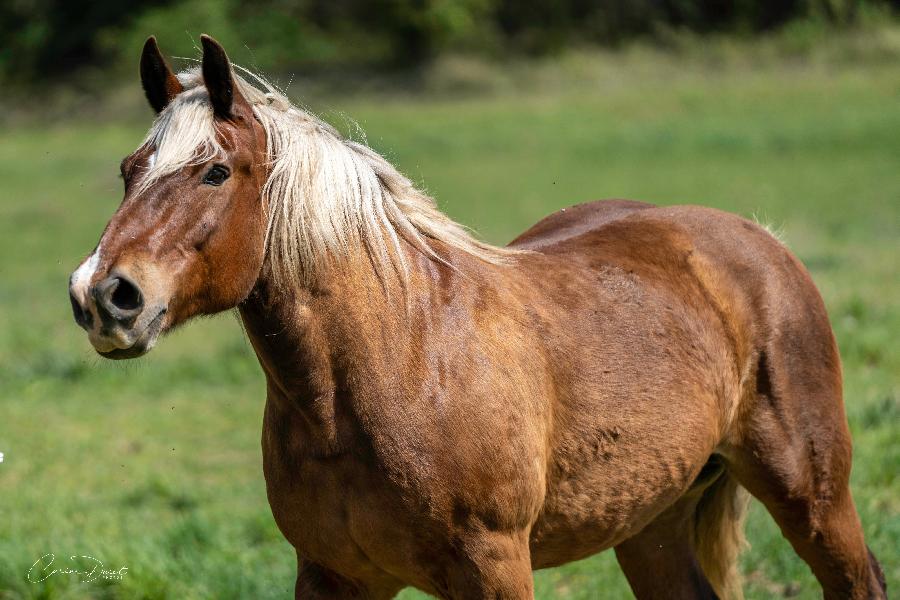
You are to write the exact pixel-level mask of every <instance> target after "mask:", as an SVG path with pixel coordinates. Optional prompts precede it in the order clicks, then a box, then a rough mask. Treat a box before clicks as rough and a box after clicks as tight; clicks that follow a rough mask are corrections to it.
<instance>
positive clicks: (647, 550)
mask: <svg viewBox="0 0 900 600" xmlns="http://www.w3.org/2000/svg"><path fill="white" fill-rule="evenodd" d="M696 505H697V499H696V498H694V499H689V500H685V499H681V500H679V501H678V502H676V503H675V505H674V506H672V507H670V508H668V509H667V510H666V511H665V512H663V513H662V514H661V515H659V516H658V517H656V518H655V519H654V520H653V521H652V522H651V523H649V524H648V525H647V526H646V527H644V528H643V529H642V530H641V531H640V533H638V534H637V535H635V536H633V537H630V538H628V539H627V540H625V541H624V542H622V543H621V544H619V545H618V546H616V559H617V560H618V561H619V566H620V567H621V568H622V571H623V572H624V573H625V577H626V578H627V579H628V584H629V585H630V586H631V591H633V592H634V595H635V597H636V598H638V600H656V599H660V600H664V599H666V600H667V599H668V598H697V599H707V598H708V599H712V598H716V594H715V593H714V592H713V589H712V587H711V586H710V584H709V582H708V581H707V580H706V578H705V577H704V576H703V572H702V571H701V570H700V565H699V563H698V562H697V557H696V556H695V554H694V548H693V546H692V544H691V538H692V535H693V531H692V530H693V527H694V514H695V509H696Z"/></svg>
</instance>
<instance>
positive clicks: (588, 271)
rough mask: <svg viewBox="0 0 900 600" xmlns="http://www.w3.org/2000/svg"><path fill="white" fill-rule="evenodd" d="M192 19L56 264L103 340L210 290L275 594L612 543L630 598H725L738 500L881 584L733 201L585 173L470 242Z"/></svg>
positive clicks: (376, 583)
mask: <svg viewBox="0 0 900 600" xmlns="http://www.w3.org/2000/svg"><path fill="white" fill-rule="evenodd" d="M201 40H202V46H203V48H202V52H203V55H202V63H201V66H200V67H199V68H193V69H189V70H186V71H184V72H181V73H179V74H177V75H176V74H175V73H174V72H173V71H172V69H171V68H170V66H169V65H168V63H167V62H166V60H165V58H164V57H163V55H162V54H161V52H160V50H159V47H158V46H157V43H156V40H155V38H153V37H151V38H149V39H148V40H147V42H146V44H145V46H144V49H143V54H142V57H141V61H140V74H141V81H142V86H143V89H144V92H145V95H146V97H147V100H148V101H149V103H150V105H151V107H152V108H153V109H154V110H155V112H156V113H157V117H156V119H155V121H154V123H153V125H152V127H151V129H150V130H149V133H148V134H147V137H146V139H145V140H144V142H143V143H142V144H141V145H140V147H138V149H137V150H136V151H135V152H133V153H132V154H131V155H129V156H128V157H126V158H125V159H124V160H123V161H122V164H121V171H122V176H123V178H124V182H125V195H124V200H123V202H122V204H121V206H120V207H119V208H118V210H117V211H116V212H115V214H114V215H113V216H112V218H111V220H110V221H109V223H108V225H107V226H106V229H105V230H104V232H103V234H102V237H101V238H100V241H99V243H98V245H97V246H96V248H95V250H94V251H93V252H92V253H91V254H90V255H89V256H88V257H87V258H86V259H85V260H84V262H83V263H82V264H81V266H80V267H79V268H78V269H77V270H76V271H75V272H74V273H73V274H72V277H71V279H70V286H69V293H70V299H71V303H72V308H73V313H74V317H75V320H76V322H77V323H78V324H79V325H80V326H81V327H82V328H84V329H85V330H86V331H87V333H88V337H89V340H90V343H91V344H92V346H93V348H94V349H95V350H96V351H97V352H98V353H99V354H100V355H101V356H103V357H106V358H109V359H129V358H134V357H138V356H141V355H143V354H145V353H146V352H148V351H149V350H150V349H151V348H152V347H153V346H154V344H155V343H156V342H157V340H158V338H159V336H160V335H162V334H164V333H165V332H167V331H170V330H172V329H173V328H175V327H177V326H179V325H180V324H183V323H185V322H186V321H188V320H189V319H191V318H192V317H194V316H196V315H205V314H213V313H217V312H221V311H224V310H227V309H232V308H235V307H236V308H237V309H238V311H239V313H240V318H241V320H242V322H243V326H244V330H245V331H246V334H247V336H248V337H249V339H250V342H251V344H252V347H253V349H254V351H255V353H256V356H257V358H258V360H259V363H260V365H261V368H262V370H263V371H264V373H265V379H266V391H267V394H266V403H265V411H264V418H263V433H262V450H263V471H264V475H265V485H266V491H267V496H268V500H269V504H270V506H271V509H272V514H273V516H274V519H275V522H276V523H277V525H278V527H279V529H280V530H281V532H282V533H283V535H284V536H285V537H286V538H287V540H288V541H289V542H290V543H291V544H292V545H293V547H294V548H295V550H296V557H297V565H298V566H297V578H296V583H295V593H296V597H297V598H329V599H330V598H373V599H382V598H391V597H393V596H394V595H395V594H397V593H398V592H399V591H400V590H401V589H403V588H404V587H408V586H413V587H415V588H418V589H419V590H422V591H424V592H426V593H428V594H432V595H434V596H437V597H440V598H454V599H458V598H466V599H469V598H503V599H511V598H516V599H521V598H531V597H533V593H534V588H533V578H532V571H533V570H535V569H543V568H547V567H553V566H556V565H561V564H564V563H567V562H570V561H574V560H578V559H581V558H584V557H587V556H590V555H593V554H595V553H598V552H600V551H603V550H606V549H610V548H613V549H614V550H615V555H616V558H617V559H618V562H619V564H620V566H621V568H622V570H623V571H624V574H625V576H626V578H627V580H628V582H629V584H630V586H631V588H632V590H633V591H634V594H635V595H636V596H637V597H638V598H714V597H719V598H739V597H740V596H741V585H740V576H739V572H738V569H737V566H736V559H737V556H738V553H739V551H740V549H741V547H742V545H743V543H744V541H743V533H742V532H743V527H742V519H743V516H744V514H745V510H746V507H747V502H748V499H749V497H750V496H751V495H752V496H753V497H756V498H757V499H759V500H760V501H761V502H762V504H763V505H764V506H765V507H766V509H767V510H768V512H769V513H770V514H771V515H772V517H773V518H774V520H775V521H776V522H777V524H778V525H779V527H780V528H781V531H782V533H783V534H784V536H785V537H786V538H787V539H788V541H789V542H790V543H791V545H792V546H793V548H794V549H795V551H796V552H797V554H798V555H799V556H800V557H801V558H802V559H803V560H804V561H805V562H806V563H807V564H808V565H809V567H810V568H811V570H812V572H813V573H814V575H815V577H816V578H817V579H818V582H819V583H820V584H821V586H822V589H823V593H824V595H825V597H827V598H854V599H862V598H884V597H886V586H885V581H884V576H883V573H882V571H881V568H880V566H879V564H878V562H877V561H876V559H875V557H874V556H873V555H872V553H871V552H870V551H869V550H868V547H867V546H866V543H865V541H864V536H863V531H862V527H861V524H860V519H859V517H858V515H857V512H856V509H855V506H854V503H853V498H852V495H851V491H850V488H849V483H848V481H849V474H850V466H851V439H850V433H849V430H848V426H847V420H846V416H845V412H844V407H843V400H842V380H841V377H842V375H841V365H840V357H839V355H838V350H837V346H836V343H835V338H834V335H833V333H832V330H831V327H830V324H829V321H828V316H827V314H826V311H825V306H824V304H823V301H822V299H821V297H820V295H819V293H818V291H817V290H816V287H815V285H814V284H813V282H812V280H811V278H810V276H809V274H808V272H807V271H806V270H805V268H804V267H803V265H802V264H801V263H800V261H799V260H798V259H797V258H795V257H794V256H793V255H792V254H791V253H790V252H789V250H788V249H787V248H786V247H785V246H784V245H783V244H782V243H781V242H780V241H779V240H777V239H776V238H774V237H773V236H772V235H770V234H769V233H768V232H767V231H765V230H764V229H763V228H761V227H760V226H758V225H757V224H756V223H754V222H751V221H748V220H745V219H743V218H741V217H738V216H736V215H732V214H729V213H725V212H721V211H717V210H713V209H709V208H702V207H697V206H677V207H657V206H653V205H651V204H647V203H642V202H635V201H627V200H606V201H597V202H590V203H586V204H580V205H577V206H573V207H571V208H567V209H563V210H561V211H558V212H556V213H554V214H552V215H550V216H548V217H546V218H545V219H543V220H542V221H540V222H538V223H537V224H536V225H534V226H533V227H531V228H530V229H529V230H527V231H526V232H524V233H523V234H521V235H520V236H519V237H517V238H516V239H515V240H514V241H513V242H512V243H511V244H509V245H508V246H506V247H498V246H493V245H490V244H487V243H484V242H481V241H478V240H477V239H476V238H475V237H474V236H473V235H472V234H471V233H470V232H469V231H468V230H467V229H465V228H463V227H462V226H461V225H459V224H457V223H455V222H454V221H452V220H451V219H450V218H448V217H447V216H445V215H444V214H443V213H441V212H440V211H439V210H438V209H437V208H436V205H435V202H434V200H433V199H432V198H431V197H430V196H428V195H427V194H426V193H425V192H423V191H422V190H420V189H418V188H417V187H416V186H415V185H413V184H412V183H411V182H410V180H409V179H407V178H406V177H405V176H403V175H402V174H401V173H400V172H399V171H398V170H397V169H396V168H395V167H394V166H392V165H391V164H390V163H389V162H388V161H386V160H385V159H384V158H383V157H381V156H380V155H379V154H377V153H376V152H374V151H373V150H371V149H369V148H368V147H366V146H365V145H363V144H361V143H359V142H357V141H353V140H350V139H346V138H345V137H343V136H342V135H341V134H340V133H339V132H338V131H336V130H335V129H334V128H332V127H331V126H330V125H328V124H327V123H325V122H324V121H322V120H320V119H318V118H316V117H315V116H313V115H312V114H310V113H309V112H307V111H304V110H302V109H300V108H297V107H296V106H294V105H292V104H291V103H290V101H289V100H288V99H287V98H286V97H285V95H284V94H283V93H282V92H280V91H279V90H278V89H277V88H275V87H273V86H272V85H270V84H269V83H267V82H266V81H265V80H264V79H262V78H261V77H260V76H256V75H254V74H252V73H251V72H249V71H246V70H241V69H239V68H237V67H234V66H232V64H231V62H230V61H229V59H228V56H227V55H226V53H225V50H224V49H223V48H222V46H221V45H220V44H219V43H218V42H216V41H215V40H213V39H212V38H210V37H208V36H203V37H202V38H201Z"/></svg>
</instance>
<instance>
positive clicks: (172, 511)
mask: <svg viewBox="0 0 900 600" xmlns="http://www.w3.org/2000/svg"><path fill="white" fill-rule="evenodd" d="M201 32H208V33H210V34H212V35H214V36H216V37H217V38H218V39H219V40H220V41H222V42H223V43H224V44H225V45H226V48H227V49H228V51H229V53H230V54H231V55H232V57H233V58H234V59H235V61H236V62H238V63H240V64H243V65H245V66H249V67H253V68H257V69H260V70H262V71H263V72H264V73H267V74H269V75H271V76H272V78H273V79H274V80H275V81H277V82H280V83H281V85H282V86H284V87H286V88H287V91H288V93H289V94H290V95H291V96H292V98H293V99H294V100H295V101H296V102H298V103H301V104H303V105H306V106H308V107H310V108H311V109H312V110H314V111H315V112H317V113H319V114H321V115H322V116H324V117H325V118H326V119H328V120H329V121H331V122H333V123H335V124H336V125H337V126H338V127H339V128H341V129H342V130H344V131H346V132H348V133H349V134H352V135H353V136H354V137H357V138H358V137H360V136H361V135H362V133H361V132H365V135H366V139H367V140H368V143H369V144H370V145H372V146H373V147H375V148H376V149H377V150H379V151H380V152H383V153H384V154H385V155H387V156H388V157H389V158H390V159H391V160H392V161H394V162H395V163H396V164H398V165H399V166H400V167H401V169H402V170H403V171H405V172H406V173H407V174H409V175H410V176H411V177H412V178H413V179H414V180H416V181H417V182H419V183H420V184H421V185H423V186H424V187H425V188H427V189H428V190H429V191H430V192H431V193H433V194H434V195H435V196H436V197H437V198H438V202H439V204H440V205H441V207H442V208H444V209H445V210H446V211H447V212H448V213H449V214H450V215H451V216H453V217H455V218H457V219H458V220H460V221H462V222H463V223H465V224H467V225H470V226H472V227H473V228H475V229H476V230H477V231H478V232H479V234H480V235H482V236H483V237H484V238H486V239H488V240H490V241H493V242H497V243H503V242H506V241H508V240H509V239H511V238H512V237H514V236H515V235H516V234H517V233H518V232H520V231H522V230H523V229H525V228H526V227H528V226H529V225H530V224H532V223H534V222H535V221H536V220H538V219H539V218H541V217H542V216H544V215H546V214H547V213H549V212H551V211H553V210H555V209H557V208H560V207H563V206H566V205H569V204H573V203H576V202H582V201H585V200H590V199H596V198H602V197H628V198H634V199H641V200H647V201H651V202H657V203H661V204H676V203H697V204H704V205H709V206H716V207H720V208H724V209H726V210H731V211H735V212H737V213H740V214H742V215H745V216H748V217H755V218H757V219H758V220H760V221H763V222H765V223H768V224H770V225H772V226H773V227H774V228H776V229H778V230H780V231H781V233H782V236H783V238H784V240H785V241H786V243H787V244H788V246H789V247H790V248H791V249H792V250H793V251H794V252H795V253H796V254H797V255H798V256H799V257H800V258H801V259H802V260H803V261H804V263H805V264H806V265H807V267H808V268H809V269H810V271H811V272H812V275H813V278H814V279H815V281H816V283H817V284H818V286H819V288H820V290H821V291H822V294H823V296H824V298H825V301H826V303H827V305H828V309H829V311H830V315H831V319H832V323H833V326H834V328H835V331H836V333H837V337H838V342H839V345H840V348H841V353H842V357H843V360H844V375H845V398H846V404H847V411H848V416H849V419H850V425H851V429H852V431H853V435H854V440H855V455H854V469H853V481H852V485H853V491H854V494H855V498H856V501H857V506H858V508H859V511H860V513H861V515H862V519H863V524H864V527H865V531H866V535H867V537H868V542H869V544H870V546H871V547H872V549H873V551H874V552H875V554H876V555H877V556H878V557H879V558H880V560H881V563H882V565H883V567H884V570H885V573H886V575H887V578H888V585H889V587H890V588H892V589H897V588H898V586H900V551H898V549H900V483H898V480H897V472H898V468H900V339H898V338H900V303H898V298H900V22H898V19H897V13H896V8H892V7H891V6H890V4H889V3H882V2H850V1H846V2H845V1H839V0H834V1H829V0H818V1H812V0H796V1H784V2H774V1H772V2H749V1H736V2H727V3H726V2H717V1H714V0H706V1H700V0H697V1H689V0H641V1H637V2H626V1H625V0H621V1H616V0H613V1H605V2H578V1H574V0H571V1H569V2H553V3H551V2H525V3H518V2H503V1H498V0H463V1H461V2H441V1H431V2H411V1H401V0H393V1H391V0H378V1H375V2H355V1H335V2H325V1H306V2H303V1H289V0H280V1H279V0H265V1H262V2H256V3H253V4H252V6H250V5H249V4H247V3H239V2H237V1H236V0H229V1H226V2H221V3H216V2H212V1H210V0H187V1H185V2H136V3H130V4H127V5H126V4H124V3H118V2H115V3H114V2H108V1H101V2H93V3H90V4H86V3H85V4H79V3H70V2H51V1H40V0H12V1H9V2H4V3H2V4H0V90H2V92H0V452H3V453H4V461H3V462H2V463H0V598H3V599H12V598H16V599H18V598H53V599H63V598H65V599H69V598H77V599H82V598H178V599H181V598H286V597H290V596H291V594H292V590H293V579H294V569H295V559H294V554H293V551H292V549H291V548H290V546H289V545H288V543H287V542H286V541H284V539H283V538H282V537H281V535H280V533H279V532H278V530H277V528H276V527H275V524H274V522H273V520H272V517H271V514H270V512H269V507H268V504H267V502H266V498H265V488H264V482H263V478H262V468H261V454H260V444H259V437H260V430H261V419H262V416H261V415H262V407H263V402H264V394H265V389H264V383H263V378H262V375H261V373H260V370H259V368H258V366H257V364H256V361H255V358H254V356H253V352H252V350H251V348H250V346H249V344H248V343H247V341H246V340H245V339H244V337H243V334H242V332H241V329H240V326H239V324H238V323H237V319H236V318H235V317H234V315H231V314H225V315H221V316H218V317H215V318H211V319H204V320H201V321H198V322H196V323H193V324H191V325H190V326H188V327H185V328H183V329H181V330H179V331H178V332H176V333H174V334H172V335H171V336H169V337H168V338H167V339H166V340H164V341H162V342H161V344H160V346H159V347H158V348H157V349H156V350H154V351H153V353H151V354H150V355H149V356H148V357H146V358H143V359H140V360H139V361H136V362H127V363H110V362H103V361H101V360H100V359H99V358H97V357H96V355H95V354H94V353H93V352H92V351H91V349H90V347H89V344H88V342H87V340H86V338H85V335H84V334H83V332H82V331H81V330H80V329H78V328H77V327H76V326H75V324H74V323H73V322H72V319H71V315H70V309H69V306H68V299H67V295H66V281H67V277H68V274H69V273H70V272H71V270H72V269H73V268H74V267H75V266H77V264H78V263H79V262H80V261H81V260H82V258H83V257H84V256H85V255H86V254H87V253H88V252H90V250H91V249H92V248H93V246H94V244H95V243H96V241H97V239H98V237H99V235H100V232H101V230H102V228H103V226H104V225H105V223H106V221H107V219H108V218H109V216H110V215H111V214H112V213H113V212H114V211H115V209H116V206H117V204H118V201H119V199H120V198H121V189H120V188H121V182H120V181H119V180H118V178H117V170H118V169H117V167H118V161H119V160H120V159H121V158H122V157H123V156H124V155H126V154H127V153H129V152H131V151H132V150H133V149H134V148H135V147H136V146H137V145H138V144H139V143H140V141H141V139H142V136H143V134H144V132H145V131H146V129H147V128H148V126H149V124H150V121H151V118H152V114H151V112H150V110H149V109H148V108H147V107H146V106H145V105H144V100H143V96H142V93H141V91H140V87H139V83H138V81H137V74H136V70H137V69H136V64H137V59H138V55H139V52H140V47H141V44H142V43H143V40H144V39H145V37H146V36H147V35H149V34H151V33H153V34H156V35H157V36H158V37H159V40H160V44H161V45H162V48H163V50H164V51H165V52H166V53H168V54H169V55H171V56H180V57H186V58H185V59H173V62H175V63H176V64H177V65H178V66H181V67H184V66H189V65H190V64H191V63H190V60H189V59H192V58H196V56H197V52H196V50H195V48H194V45H195V41H196V40H197V39H198V37H199V34H200V33H201ZM747 533H748V538H749V541H750V544H751V548H750V550H749V551H748V552H746V553H745V555H744V556H743V558H742V565H741V566H742V571H743V572H744V574H745V577H746V585H745V589H746V593H747V596H748V597H750V598H759V599H763V598H773V597H798V598H816V597H820V596H821V594H820V591H819V589H818V587H817V586H816V584H815V581H814V580H813V578H812V577H811V575H810V574H809V571H808V569H807V568H806V567H805V565H804V564H803V563H802V562H801V561H800V560H799V559H798V558H797V557H796V555H795V554H794V553H793V551H792V550H791V548H790V547H789V546H788V544H787V543H786V542H785V541H784V540H783V539H782V537H781V536H780V533H779V532H778V530H777V528H776V526H775V525H774V523H773V522H772V521H771V519H770V518H769V517H768V515H767V514H766V513H765V512H764V511H763V510H762V509H761V507H760V506H759V504H758V503H754V505H753V507H752V510H751V515H750V518H749V522H748V527H747ZM47 553H54V554H55V555H56V559H57V561H58V563H57V564H58V565H59V566H61V567H68V568H79V567H80V568H89V566H90V563H89V562H88V561H87V559H83V558H79V559H76V560H75V561H70V560H69V559H68V557H69V556H73V555H74V556H82V555H86V556H91V557H95V558H97V559H98V560H101V561H102V562H103V563H104V566H105V568H107V569H119V568H120V567H127V568H128V571H127V573H126V574H125V575H124V577H123V578H122V579H121V580H120V581H109V580H98V581H94V582H90V583H83V582H81V581H80V579H82V578H80V577H78V576H76V575H70V574H63V573H60V574H56V575H53V576H51V577H49V578H48V579H46V580H45V581H42V582H39V583H33V582H31V581H29V580H28V578H27V573H28V571H29V568H30V567H31V565H32V564H33V563H34V562H35V561H37V560H38V559H39V558H40V557H41V556H43V555H45V554H47ZM649 575H652V574H648V576H649ZM536 581H537V596H538V598H542V599H549V598H565V599H585V600H587V599H596V598H628V597H630V592H629V591H628V587H627V584H626V582H625V579H624V577H623V576H622V575H621V573H620V572H619V570H618V568H617V566H616V563H615V558H614V556H613V555H612V553H609V552H608V553H604V554H602V555H599V556H596V557H593V558H590V559H588V560H585V561H581V562H579V563H575V564H572V565H567V566H565V567H562V568H558V569H552V570H547V571H542V572H538V573H536ZM402 597H403V598H406V599H409V598H418V597H421V595H419V594H417V593H415V592H411V591H407V592H405V593H404V594H403V596H402Z"/></svg>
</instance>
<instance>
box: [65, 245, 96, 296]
mask: <svg viewBox="0 0 900 600" xmlns="http://www.w3.org/2000/svg"><path fill="white" fill-rule="evenodd" d="M99 264H100V247H99V246H97V249H96V250H94V253H93V254H91V255H90V256H88V257H87V258H86V259H84V262H83V263H81V266H80V267H78V268H77V269H76V270H75V272H74V273H72V293H73V294H74V295H75V299H76V300H78V301H79V302H80V303H81V305H82V306H87V300H88V288H90V285H91V279H92V278H93V277H94V272H95V271H96V270H97V265H99Z"/></svg>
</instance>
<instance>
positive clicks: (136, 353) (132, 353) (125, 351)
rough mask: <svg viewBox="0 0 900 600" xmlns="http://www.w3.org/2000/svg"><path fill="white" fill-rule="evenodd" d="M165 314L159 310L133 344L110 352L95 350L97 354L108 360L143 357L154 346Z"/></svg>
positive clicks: (160, 331)
mask: <svg viewBox="0 0 900 600" xmlns="http://www.w3.org/2000/svg"><path fill="white" fill-rule="evenodd" d="M165 314H166V311H165V310H161V311H160V312H159V314H157V315H156V316H155V317H154V318H153V320H152V321H151V322H150V323H149V324H148V325H147V327H146V328H145V329H144V331H143V332H142V333H140V334H138V336H137V338H136V339H135V341H134V343H132V344H131V345H130V346H127V347H125V348H113V349H111V350H100V349H97V348H95V350H97V354H99V355H100V356H102V357H103V358H108V359H110V360H126V359H129V358H138V357H140V356H144V355H145V354H147V353H148V352H150V350H152V349H153V347H154V346H155V345H156V341H157V340H158V339H159V336H160V334H161V333H162V330H163V317H164V316H165Z"/></svg>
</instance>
